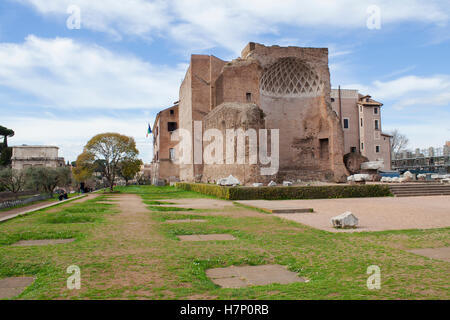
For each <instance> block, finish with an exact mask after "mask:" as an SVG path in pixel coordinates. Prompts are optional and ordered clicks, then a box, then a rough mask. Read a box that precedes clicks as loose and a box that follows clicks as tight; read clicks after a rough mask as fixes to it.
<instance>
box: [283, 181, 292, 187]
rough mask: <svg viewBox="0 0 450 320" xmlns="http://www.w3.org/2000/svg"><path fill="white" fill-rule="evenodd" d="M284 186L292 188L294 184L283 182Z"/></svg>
mask: <svg viewBox="0 0 450 320" xmlns="http://www.w3.org/2000/svg"><path fill="white" fill-rule="evenodd" d="M283 186H285V187H290V186H292V182H290V181H283Z"/></svg>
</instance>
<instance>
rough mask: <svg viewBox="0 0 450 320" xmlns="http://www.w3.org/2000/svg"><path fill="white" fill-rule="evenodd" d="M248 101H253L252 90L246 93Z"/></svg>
mask: <svg viewBox="0 0 450 320" xmlns="http://www.w3.org/2000/svg"><path fill="white" fill-rule="evenodd" d="M246 97H247V102H252V94H251V93H250V92H247V93H246Z"/></svg>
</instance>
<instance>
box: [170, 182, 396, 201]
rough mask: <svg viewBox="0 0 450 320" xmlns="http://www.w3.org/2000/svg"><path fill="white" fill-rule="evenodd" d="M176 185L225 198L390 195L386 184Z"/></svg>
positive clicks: (274, 198) (254, 198) (281, 198)
mask: <svg viewBox="0 0 450 320" xmlns="http://www.w3.org/2000/svg"><path fill="white" fill-rule="evenodd" d="M176 187H177V188H180V189H183V190H187V191H194V192H199V193H203V194H207V195H210V196H215V197H218V198H222V199H227V200H257V199H265V200H287V199H333V198H365V197H389V196H392V193H391V191H390V190H389V187H388V186H385V185H375V184H371V185H342V186H310V187H281V186H280V187H259V188H253V187H222V186H218V185H213V184H201V183H184V182H180V183H177V184H176Z"/></svg>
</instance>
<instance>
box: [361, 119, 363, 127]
mask: <svg viewBox="0 0 450 320" xmlns="http://www.w3.org/2000/svg"><path fill="white" fill-rule="evenodd" d="M361 127H363V119H362V118H361Z"/></svg>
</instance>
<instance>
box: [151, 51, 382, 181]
mask: <svg viewBox="0 0 450 320" xmlns="http://www.w3.org/2000/svg"><path fill="white" fill-rule="evenodd" d="M339 93H340V94H339ZM179 97H180V101H179V104H178V105H177V106H174V107H172V108H169V109H166V110H164V111H161V112H160V113H159V114H158V116H157V118H156V120H155V125H154V130H153V132H154V135H155V140H154V157H155V158H154V160H153V165H154V171H153V174H152V176H153V177H154V180H158V179H164V180H166V181H167V180H168V177H179V179H180V180H181V181H196V182H208V183H213V182H216V181H217V180H219V179H221V178H224V177H227V176H229V175H230V174H232V175H233V176H235V177H236V178H238V179H239V180H240V181H241V183H243V184H249V183H253V182H268V181H270V180H275V181H277V182H282V181H284V180H290V181H296V180H298V179H301V180H326V181H341V182H344V181H346V177H347V175H349V171H348V170H347V168H346V166H345V164H344V155H345V154H347V153H351V152H355V153H358V152H361V153H362V154H363V155H364V156H366V157H367V158H369V160H378V159H384V160H385V163H386V164H387V165H386V168H387V167H389V164H390V159H388V158H386V154H387V156H389V155H390V152H389V150H388V148H389V143H388V142H389V137H388V136H386V135H383V134H382V132H381V117H380V111H381V106H382V104H380V103H378V102H376V101H374V100H372V99H371V98H370V96H362V95H360V94H359V93H358V91H356V90H340V91H339V90H331V85H330V72H329V67H328V49H326V48H300V47H280V46H271V47H267V46H264V45H261V44H257V43H249V44H248V45H247V46H246V47H245V48H244V49H243V51H242V53H241V57H240V58H237V59H235V60H233V61H223V60H221V59H219V58H217V57H214V56H209V55H192V56H191V61H190V65H189V68H188V70H187V72H186V76H185V78H184V80H183V82H182V84H181V87H180V95H179ZM173 108H176V111H173V113H172V114H170V112H171V111H170V110H171V109H173ZM178 112H179V115H178ZM169 122H172V123H178V127H179V128H180V129H183V131H184V132H187V133H189V135H190V139H191V143H190V149H189V150H188V151H187V153H188V154H189V157H188V158H190V159H191V161H190V162H189V161H188V162H181V163H180V165H179V166H178V165H176V164H174V163H173V161H171V160H170V159H171V156H170V155H171V154H173V157H172V158H175V156H176V155H178V154H179V153H180V150H178V149H179V146H177V145H178V142H170V135H171V133H170V132H171V130H170V129H168V123H169ZM361 124H362V125H361ZM210 129H213V131H214V132H215V134H218V136H216V137H215V138H211V137H205V136H203V134H205V132H211V130H210ZM233 130H234V131H233ZM239 130H241V132H245V134H246V135H245V136H244V137H243V139H244V141H245V143H246V145H245V149H244V150H243V151H242V150H241V155H242V153H243V154H244V155H245V161H244V162H239V161H238V159H237V155H238V154H239V152H240V151H239V150H238V147H236V144H237V143H238V139H239V137H238V136H237V135H236V136H234V137H233V136H230V137H228V136H227V134H228V132H229V131H233V132H238V131H239ZM264 130H267V132H266V131H264ZM277 130H278V133H279V139H277V137H276V136H274V134H276V133H275V132H276V131H277ZM253 132H255V134H253ZM220 134H221V136H222V139H223V140H226V141H223V142H225V143H224V146H223V148H222V149H220V148H219V149H217V148H214V149H213V151H211V150H212V148H211V145H213V142H215V141H216V139H218V137H219V135H220ZM264 134H266V135H267V143H266V144H264V143H263V142H265V141H264ZM272 138H273V139H274V140H273V141H275V140H276V141H279V144H278V148H279V150H278V154H279V163H278V164H277V166H278V167H277V170H276V172H272V171H271V170H270V169H271V166H272V165H273V163H274V162H273V161H272V162H271V163H269V164H268V163H267V161H266V162H264V161H261V160H262V159H261V155H262V154H263V155H264V152H263V151H265V150H264V149H261V146H264V145H266V146H267V152H266V155H267V156H273V154H276V147H275V146H274V145H272V144H271V142H272ZM250 141H256V142H257V143H256V146H257V148H256V149H254V148H251V147H250ZM229 142H232V143H234V144H235V145H234V147H232V148H230V149H229V150H228V149H227V143H229ZM272 148H275V149H273V150H272ZM233 149H234V152H233ZM230 150H231V153H229V151H230ZM272 151H273V152H272ZM205 155H206V156H213V157H214V158H215V159H216V161H215V162H213V163H211V162H206V161H204V158H205ZM252 156H257V157H258V162H257V163H254V162H251V161H249V160H250V158H251V157H252ZM266 160H267V159H266ZM163 164H164V165H163ZM163 166H164V167H163Z"/></svg>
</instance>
